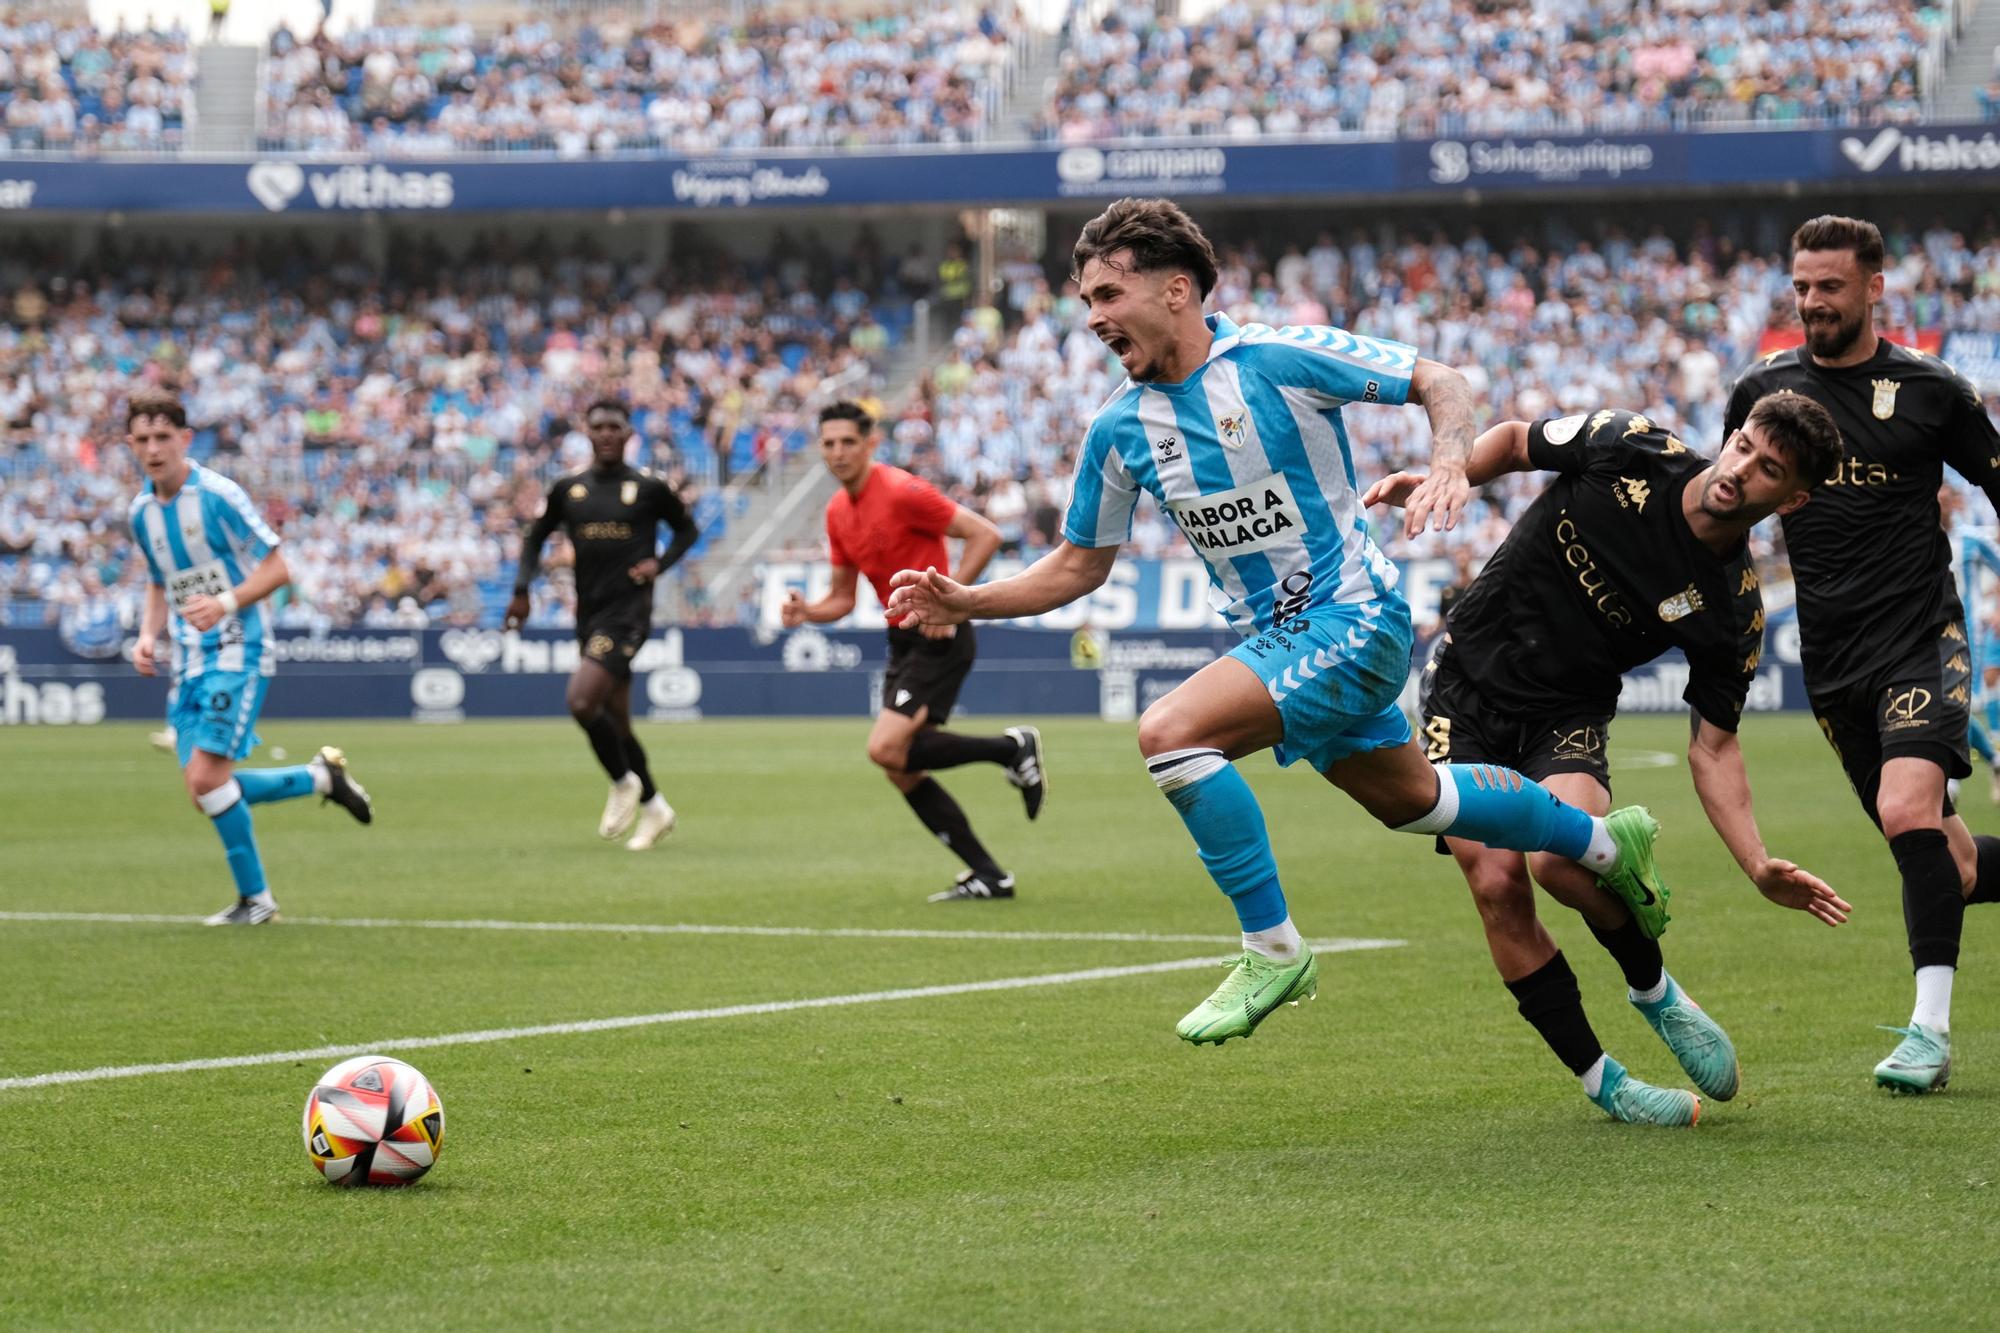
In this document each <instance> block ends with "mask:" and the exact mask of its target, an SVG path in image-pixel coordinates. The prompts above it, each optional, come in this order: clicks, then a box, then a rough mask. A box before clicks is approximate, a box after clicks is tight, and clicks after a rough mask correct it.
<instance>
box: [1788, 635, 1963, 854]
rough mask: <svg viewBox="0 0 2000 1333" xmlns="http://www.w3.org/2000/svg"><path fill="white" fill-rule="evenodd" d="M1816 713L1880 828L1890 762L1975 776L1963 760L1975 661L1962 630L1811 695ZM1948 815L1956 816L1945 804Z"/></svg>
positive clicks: (1955, 775) (1931, 639)
mask: <svg viewBox="0 0 2000 1333" xmlns="http://www.w3.org/2000/svg"><path fill="white" fill-rule="evenodd" d="M1812 710H1813V716H1814V717H1815V718H1817V719H1818V720H1819V729H1820V731H1821V732H1823V733H1824V734H1825V736H1826V739H1827V743H1828V744H1829V745H1831V746H1833V752H1834V754H1835V755H1836V756H1838V757H1839V759H1840V766H1841V767H1842V768H1844V769H1846V770H1847V781H1848V783H1849V784H1850V785H1851V786H1852V787H1853V788H1854V794H1855V795H1856V796H1858V797H1860V798H1861V808H1862V809H1864V810H1866V811H1867V812H1868V817H1869V818H1870V819H1872V820H1874V821H1875V822H1876V823H1877V824H1880V823H1881V822H1882V820H1881V817H1880V816H1879V815H1877V814H1876V811H1875V796H1876V793H1877V792H1878V791H1879V790H1880V788H1881V785H1882V765H1883V764H1884V763H1885V762H1887V761H1888V760H1891V759H1903V758H1916V759H1928V760H1930V761H1931V762H1932V763H1934V764H1936V765H1937V766H1938V767H1939V768H1942V769H1943V770H1944V773H1945V776H1946V777H1948V778H1962V777H1964V776H1966V775H1967V774H1968V773H1970V772H1972V765H1971V763H1970V762H1968V761H1967V759H1966V753H1965V742H1966V724H1967V723H1968V722H1970V721H1971V717H1972V654H1971V652H1970V651H1969V650H1968V648H1967V646H1966V642H1965V627H1964V626H1963V625H1960V624H1958V623H1957V622H1956V621H1952V622H1948V623H1946V624H1945V625H1944V626H1943V628H1941V629H1940V630H1938V631H1937V633H1936V634H1935V635H1932V636H1928V637H1926V638H1925V639H1922V640H1919V641H1918V642H1916V643H1914V644H1912V645H1911V646H1910V648H1909V650H1908V651H1907V652H1905V653H1903V655H1902V656H1900V657H1898V658H1896V659H1895V660H1893V661H1890V662H1886V663H1884V664H1883V665H1882V666H1881V667H1879V668H1877V669H1876V670H1875V671H1874V672H1873V673H1871V674H1870V675H1869V676H1868V677H1867V678H1865V679H1863V680H1858V681H1856V682H1854V683H1853V684H1852V685H1849V686H1846V687H1845V688H1843V689H1838V690H1829V691H1828V692H1827V693H1825V694H1822V695H1814V696H1813V697H1812ZM1945 810H1946V812H1947V813H1949V812H1950V810H1951V801H1950V800H1949V799H1948V798H1947V799H1946V801H1945Z"/></svg>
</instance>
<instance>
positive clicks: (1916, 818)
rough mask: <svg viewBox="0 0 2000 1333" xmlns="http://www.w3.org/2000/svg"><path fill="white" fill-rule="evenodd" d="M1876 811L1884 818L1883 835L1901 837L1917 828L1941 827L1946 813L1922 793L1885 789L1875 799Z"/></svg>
mask: <svg viewBox="0 0 2000 1333" xmlns="http://www.w3.org/2000/svg"><path fill="white" fill-rule="evenodd" d="M1875 813H1876V814H1877V815H1879V816H1880V817H1881V820H1882V836H1883V837H1885V838H1896V837H1900V836H1901V835H1903V834H1905V833H1910V832H1914V831H1915V830H1917V829H1941V828H1943V827H1944V813H1943V811H1941V810H1939V809H1937V808H1936V807H1935V806H1933V805H1932V804H1931V803H1930V802H1928V801H1925V800H1923V799H1921V798H1920V794H1917V793H1910V792H1900V791H1897V792H1889V791H1885V792H1883V793H1882V794H1881V795H1880V796H1878V797H1876V800H1875Z"/></svg>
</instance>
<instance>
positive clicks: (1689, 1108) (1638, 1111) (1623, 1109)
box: [1590, 1055, 1701, 1128]
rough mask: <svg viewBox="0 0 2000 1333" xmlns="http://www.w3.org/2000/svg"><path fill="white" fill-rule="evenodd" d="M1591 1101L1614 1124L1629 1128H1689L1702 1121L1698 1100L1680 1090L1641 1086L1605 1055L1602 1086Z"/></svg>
mask: <svg viewBox="0 0 2000 1333" xmlns="http://www.w3.org/2000/svg"><path fill="white" fill-rule="evenodd" d="M1590 1100H1592V1101H1594V1102H1596V1103H1597V1105H1598V1109H1600V1110H1602V1111H1603V1112H1604V1113H1605V1114H1606V1115H1608V1116H1610V1117H1611V1118H1612V1119H1613V1120H1618V1121H1622V1122H1624V1123H1625V1124H1628V1125H1666V1126H1669V1127H1673V1128H1692V1127H1693V1126H1694V1123H1695V1121H1697V1120H1699V1119H1701V1098H1699V1097H1697V1096H1695V1095H1694V1094H1693V1093H1691V1092H1684V1091H1682V1090H1681V1089H1679V1088H1656V1087H1654V1086H1653V1085H1652V1084H1650V1083H1641V1082H1640V1081H1639V1080H1638V1079H1636V1078H1633V1077H1632V1076H1631V1075H1630V1074H1628V1073H1626V1072H1625V1066H1624V1065H1621V1064H1619V1063H1618V1062H1617V1061H1616V1060H1614V1059H1612V1058H1611V1057H1610V1056H1608V1055H1607V1056H1605V1057H1604V1082H1602V1083H1600V1084H1599V1085H1598V1087H1597V1095H1596V1096H1595V1097H1592V1098H1591V1099H1590Z"/></svg>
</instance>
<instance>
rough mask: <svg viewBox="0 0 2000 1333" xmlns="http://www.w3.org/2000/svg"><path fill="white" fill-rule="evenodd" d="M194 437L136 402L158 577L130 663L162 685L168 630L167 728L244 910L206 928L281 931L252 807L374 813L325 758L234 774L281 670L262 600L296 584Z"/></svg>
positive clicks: (270, 535)
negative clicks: (194, 448) (323, 805)
mask: <svg viewBox="0 0 2000 1333" xmlns="http://www.w3.org/2000/svg"><path fill="white" fill-rule="evenodd" d="M193 437H194V432H192V431H190V430H189V429H188V425H187V409H186V408H185V407H184V406H182V404H181V401H180V400H179V399H178V398H176V397H174V396H173V395H172V394H163V393H142V394H135V395H133V397H132V400H131V402H130V403H129V404H128V405H127V407H126V410H125V438H126V440H127V442H128V443H130V444H131V446H132V452H133V453H134V455H135V456H136V457H137V458H138V460H139V465H140V467H141V468H143V469H144V470H145V473H146V476H147V478H148V484H147V486H146V489H145V490H143V491H141V492H140V493H139V494H138V495H136V496H134V497H133V500H132V509H131V522H132V538H133V540H134V541H136V542H137V543H138V545H139V549H140V550H141V551H142V552H144V553H145V557H146V566H147V570H148V572H149V573H150V575H151V585H150V586H149V587H148V588H147V590H146V612H145V617H144V619H143V620H142V621H141V623H140V626H139V640H138V642H137V643H136V644H134V645H133V648H132V664H133V665H134V666H135V667H137V668H138V669H139V674H141V675H144V676H150V675H153V674H155V673H156V672H157V671H158V670H159V665H158V662H157V660H156V654H157V651H158V649H157V642H158V640H159V637H160V633H161V631H162V630H166V629H169V628H171V630H172V657H171V661H172V671H173V677H174V690H173V695H172V701H171V703H170V705H169V707H170V709H171V714H170V716H169V717H168V719H167V720H168V722H169V723H170V724H171V725H172V727H173V730H174V739H175V746H176V749H177V751H178V754H179V758H180V761H181V772H182V775H183V776H184V777H185V779H186V781H187V790H188V795H189V796H191V797H193V798H194V803H195V806H196V807H197V808H198V809H200V810H201V812H202V813H203V814H205V815H207V816H208V817H209V818H210V819H212V820H213V821H214V822H215V831H216V833H217V834H218V835H219V836H220V837H221V839H222V847H223V851H224V853H225V854H226V855H227V856H228V858H229V873H230V875H231V877H232V878H233V879H234V880H235V882H236V901H235V902H234V903H232V904H231V905H230V906H229V907H226V908H224V909H223V910H222V911H220V912H217V913H216V914H215V915H214V916H211V917H209V918H208V924H209V925H211V926H233V925H257V924H260V923H262V922H265V921H269V920H272V919H273V918H275V917H276V915H277V909H278V905H277V903H276V901H274V900H273V899H272V897H271V891H270V888H269V887H268V886H267V885H266V884H265V882H264V863H263V860H262V859H261V858H260V857H259V856H258V855H257V839H256V835H255V832H254V830H253V829H252V827H251V821H250V807H251V806H253V805H256V804H258V803H260V802H263V801H285V800H292V799H294V798H296V797H300V796H310V795H312V794H314V793H315V792H317V793H318V794H319V795H321V796H324V797H326V798H327V799H328V800H331V801H336V802H338V803H339V804H340V805H341V806H342V807H343V808H345V809H346V810H347V812H348V813H349V814H351V815H353V816H354V817H355V818H356V819H358V820H360V821H361V822H362V823H364V824H366V823H367V822H368V821H369V820H370V819H371V818H373V809H372V807H371V806H370V804H369V801H368V793H367V792H365V791H363V790H362V789H361V786H360V784H358V783H356V782H355V781H354V780H353V778H351V777H349V776H348V773H347V764H346V760H345V759H344V758H343V757H342V755H341V753H340V751H338V750H336V749H334V748H332V747H331V746H328V747H326V748H324V749H322V750H321V751H320V752H319V753H318V754H317V755H316V756H314V757H313V759H312V761H311V762H310V763H306V764H298V765H295V766H293V767H291V768H260V769H245V770H244V771H243V772H241V773H236V772H233V771H232V770H233V768H234V766H235V763H236V761H237V760H239V759H243V758H246V757H247V756H248V755H249V754H250V752H251V751H252V750H253V749H255V748H256V746H257V734H256V730H255V728H256V725H257V715H258V713H259V711H260V710H261V709H262V708H263V706H264V694H265V691H267V690H268V689H269V688H270V685H271V675H272V673H273V672H274V671H275V670H276V669H277V659H276V658H275V656H273V654H272V652H271V646H270V640H271V609H270V606H269V604H268V603H267V602H266V601H265V599H266V598H268V597H269V596H270V595H271V594H272V593H274V592H276V591H277V590H278V589H280V588H282V587H284V586H285V585H286V584H287V583H289V582H291V572H290V571H289V570H288V569H286V567H285V557H284V555H283V554H282V553H281V552H280V551H279V550H278V534H277V533H275V532H273V531H272V530H271V526H270V524H268V523H266V522H265V521H264V519H263V517H262V516H261V515H259V514H258V513H257V510H256V507H255V506H253V505H252V504H251V503H250V497H249V496H247V495H245V494H244V493H243V488H242V487H241V486H238V485H237V484H236V483H235V482H233V481H231V480H229V479H228V478H227V477H224V476H220V475H218V474H217V473H214V472H210V471H209V470H208V469H207V468H204V467H202V466H200V465H199V464H197V463H194V462H192V461H190V460H189V458H188V456H187V450H188V444H189V442H190V441H191V440H192V439H193Z"/></svg>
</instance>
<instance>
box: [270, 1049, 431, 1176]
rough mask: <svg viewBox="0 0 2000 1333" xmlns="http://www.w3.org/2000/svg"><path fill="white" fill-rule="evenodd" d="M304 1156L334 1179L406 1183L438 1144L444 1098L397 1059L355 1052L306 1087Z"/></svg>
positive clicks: (428, 1166) (421, 1169) (420, 1172)
mask: <svg viewBox="0 0 2000 1333" xmlns="http://www.w3.org/2000/svg"><path fill="white" fill-rule="evenodd" d="M305 1139H306V1156H307V1157H309V1158H310V1159H311V1160H312V1164H313V1166H314V1167H315V1168H316V1169H317V1170H318V1171H319V1173H320V1174H321V1175H323V1176H325V1177H326V1178H327V1179H328V1180H330V1181H332V1182H333V1183H334V1184H336V1185H408V1184H410V1183H412V1182H413V1181H415V1180H417V1179H418V1178H419V1177H421V1176H422V1175H423V1174H424V1172H426V1171H428V1170H430V1169H431V1167H432V1166H433V1165H434V1164H435V1163H436V1162H437V1158H438V1153H439V1151H441V1150H442V1149H443V1147H444V1103H443V1102H441V1101H439V1100H438V1095H437V1090H436V1089H434V1088H432V1087H431V1083H430V1080H429V1079H427V1078H425V1077H424V1076H423V1075H422V1074H420V1073H418V1072H417V1071H416V1070H415V1069H413V1068H412V1067H410V1066H409V1065H406V1064H404V1063H403V1062H402V1061H401V1060H396V1059H391V1058H390V1057H389V1056H386V1055H357V1056H355V1057H354V1058H353V1059H352V1060H342V1061H341V1062H340V1063H339V1064H337V1065H335V1066H334V1067H333V1068H331V1069H329V1070H327V1071H326V1072H325V1073H324V1074H321V1075H320V1076H319V1081H318V1082H317V1083H315V1084H314V1085H313V1090H312V1091H311V1092H309V1093H307V1094H306V1116H305Z"/></svg>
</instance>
